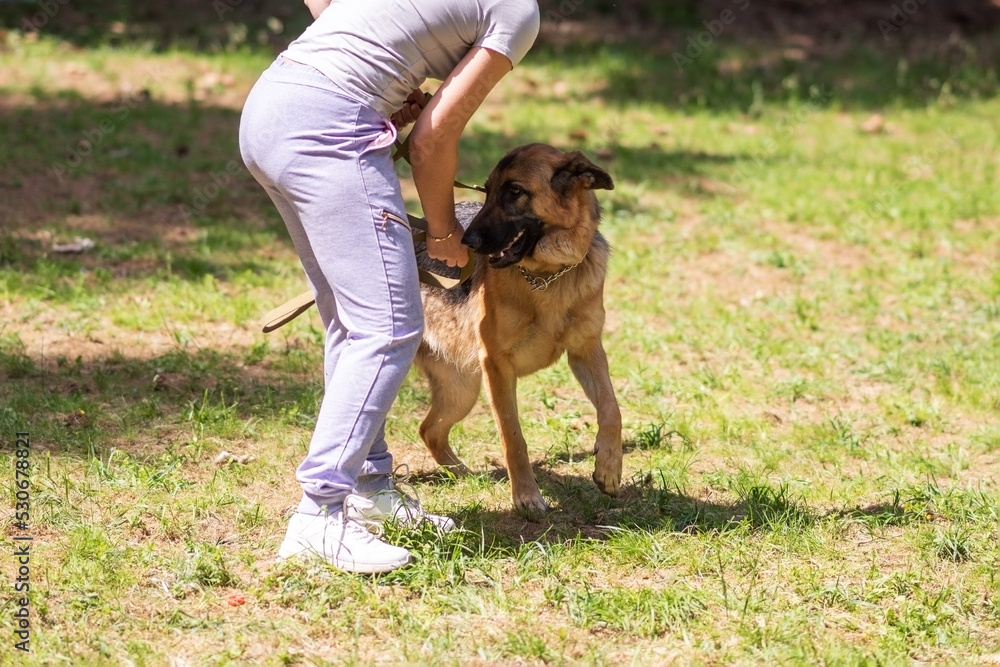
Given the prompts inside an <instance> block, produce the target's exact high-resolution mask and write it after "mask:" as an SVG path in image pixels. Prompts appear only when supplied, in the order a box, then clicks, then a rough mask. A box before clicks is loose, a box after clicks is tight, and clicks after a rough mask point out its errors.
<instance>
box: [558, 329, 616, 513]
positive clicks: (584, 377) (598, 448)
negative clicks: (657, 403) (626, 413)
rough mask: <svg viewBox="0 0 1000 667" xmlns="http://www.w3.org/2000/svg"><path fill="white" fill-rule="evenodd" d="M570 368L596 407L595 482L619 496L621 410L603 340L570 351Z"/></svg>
mask: <svg viewBox="0 0 1000 667" xmlns="http://www.w3.org/2000/svg"><path fill="white" fill-rule="evenodd" d="M567 357H568V359H569V367H570V368H571V369H572V370H573V375H575V376H576V379H577V380H579V381H580V385H581V386H582V387H583V391H584V393H585V394H587V398H589V399H590V402H591V403H593V404H594V407H595V408H596V409H597V441H596V442H595V443H594V454H595V459H596V461H595V463H594V483H595V484H597V488H598V489H600V490H601V491H603V492H604V493H606V494H608V495H609V496H617V495H618V489H619V487H620V485H621V479H622V413H621V410H620V409H619V408H618V399H616V398H615V388H614V386H613V385H612V384H611V375H610V373H609V371H608V356H607V354H606V353H605V352H604V347H603V346H602V345H601V341H600V339H598V340H597V341H595V342H594V343H593V344H591V345H590V346H589V348H585V349H582V350H577V351H569V352H568V354H567Z"/></svg>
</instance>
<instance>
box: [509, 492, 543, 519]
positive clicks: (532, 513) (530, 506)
mask: <svg viewBox="0 0 1000 667" xmlns="http://www.w3.org/2000/svg"><path fill="white" fill-rule="evenodd" d="M514 509H515V510H516V511H517V513H518V514H520V515H521V516H523V517H524V518H525V519H527V520H528V521H541V520H542V518H544V517H545V515H546V514H548V512H549V504H548V503H546V502H545V499H544V498H542V494H541V493H537V492H536V493H535V494H531V495H524V496H520V497H517V496H515V497H514Z"/></svg>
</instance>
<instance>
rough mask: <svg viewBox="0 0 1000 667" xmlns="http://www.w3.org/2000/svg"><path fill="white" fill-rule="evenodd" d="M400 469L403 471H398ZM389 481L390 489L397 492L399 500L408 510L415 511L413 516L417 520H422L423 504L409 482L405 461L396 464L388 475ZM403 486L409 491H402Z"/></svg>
mask: <svg viewBox="0 0 1000 667" xmlns="http://www.w3.org/2000/svg"><path fill="white" fill-rule="evenodd" d="M400 470H402V471H403V472H400ZM389 481H390V482H392V487H391V490H393V491H395V492H396V493H398V494H399V497H400V502H402V503H403V506H404V507H405V508H406V509H407V510H408V511H413V512H415V513H416V514H415V517H416V518H417V519H418V520H423V518H424V516H425V512H424V506H423V505H422V504H421V503H420V498H419V496H417V490H416V488H414V486H413V485H412V484H410V466H408V465H406V464H405V463H400V464H399V465H398V466H396V469H395V470H393V471H392V474H391V475H389ZM403 486H405V487H406V489H408V490H409V493H407V492H406V491H404V489H403V488H402V487H403Z"/></svg>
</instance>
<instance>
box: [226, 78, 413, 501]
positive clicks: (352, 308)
mask: <svg viewBox="0 0 1000 667" xmlns="http://www.w3.org/2000/svg"><path fill="white" fill-rule="evenodd" d="M278 85H280V84H278ZM273 87H274V85H272V90H270V91H268V93H264V92H263V91H262V95H264V94H269V95H276V91H274V90H273ZM289 92H291V91H289ZM293 94H295V95H298V97H296V98H295V99H294V101H293V102H292V103H290V104H286V105H284V106H282V105H281V104H273V103H271V101H272V100H273V99H282V98H283V97H286V96H287V93H286V94H284V95H277V96H276V97H272V98H269V99H268V102H269V103H268V104H256V105H254V106H253V108H252V109H249V108H248V110H247V111H245V118H244V123H245V125H246V127H245V129H244V130H243V131H241V141H243V140H245V142H246V143H245V145H244V149H245V150H244V152H245V154H246V155H245V159H246V161H247V165H248V167H250V169H251V171H252V172H254V175H255V177H257V178H258V180H260V181H261V183H262V184H263V185H264V186H265V189H267V190H268V194H270V195H271V197H272V199H273V200H274V201H275V205H276V206H277V207H278V209H279V212H280V213H281V214H282V217H283V218H284V220H285V222H286V225H287V226H288V229H289V233H290V235H291V236H292V239H293V242H294V243H295V245H296V249H297V250H298V252H299V255H300V257H301V258H302V263H303V266H304V268H305V269H306V273H307V275H308V277H309V280H310V283H311V284H312V286H313V289H314V291H315V293H316V296H317V305H318V306H319V309H320V315H321V317H322V319H323V321H324V324H326V325H327V344H326V350H325V352H326V355H325V356H326V359H325V364H324V371H325V372H324V375H325V379H326V391H325V394H324V398H323V402H322V406H321V408H320V413H319V415H318V417H317V425H316V429H315V432H314V434H313V439H312V441H311V443H310V448H309V453H308V455H307V456H306V458H305V460H304V461H303V462H302V465H300V466H299V469H298V474H297V477H298V479H299V481H300V482H301V484H302V487H303V492H304V498H303V501H302V503H301V504H300V510H302V511H309V512H316V511H318V509H319V508H320V507H321V506H323V505H326V506H328V507H330V506H337V505H339V504H340V503H342V501H343V499H344V497H346V495H347V494H348V493H349V492H350V491H351V490H353V489H354V488H355V486H356V484H357V482H358V477H359V476H360V475H361V474H362V473H364V474H365V475H366V476H380V475H387V474H388V473H390V472H391V469H392V458H391V456H390V455H389V454H388V451H387V448H386V447H385V440H384V436H383V429H384V422H385V416H386V414H387V413H388V410H389V407H390V405H391V404H392V402H393V401H394V399H395V396H396V393H397V392H398V390H399V386H400V385H401V383H402V381H403V379H404V378H405V375H406V372H407V370H408V369H409V366H410V363H411V361H412V359H413V356H414V354H415V352H416V348H417V346H418V345H419V342H420V336H421V332H422V326H423V319H422V312H421V307H420V298H419V288H418V283H417V275H416V263H415V259H414V256H413V248H412V238H411V236H410V232H409V230H408V229H407V228H406V227H405V226H403V225H400V224H398V223H395V222H392V221H391V220H390V221H386V219H385V218H384V217H383V216H382V215H381V213H382V211H383V210H387V211H389V212H391V213H394V214H395V215H404V214H405V212H404V210H403V206H402V198H401V196H400V194H399V185H398V179H397V178H396V176H395V172H394V170H393V168H392V162H391V160H390V159H389V154H388V150H375V151H372V152H370V153H368V154H364V150H365V148H367V147H368V146H369V145H370V144H371V143H372V141H373V140H374V139H375V138H376V137H377V135H378V133H379V132H381V131H382V129H383V128H382V127H381V126H380V124H379V123H380V121H381V119H378V118H377V116H375V115H374V112H371V111H370V110H368V109H366V108H364V107H362V106H361V105H357V104H355V103H350V102H347V103H346V104H345V100H344V99H343V98H340V97H338V96H336V95H333V96H330V95H329V94H327V93H326V92H325V91H318V90H316V89H308V88H303V89H302V90H296V91H294V93H293ZM331 97H332V98H333V99H331ZM251 98H253V95H251ZM251 101H256V100H252V99H248V107H249V106H250V102H251ZM331 102H333V103H334V106H338V107H339V108H338V109H336V111H337V112H338V113H335V114H331V109H330V104H331ZM351 104H354V108H353V110H352V111H351V112H350V114H345V108H347V107H349V106H350V105H351ZM349 115H353V117H348V116H349ZM255 127H256V128H258V129H260V130H261V131H264V130H265V128H266V131H267V132H269V133H271V134H272V135H274V134H277V135H278V136H276V137H272V138H271V139H272V140H271V141H269V142H268V144H269V145H268V146H259V145H257V144H258V142H257V141H256V137H255V133H254V128H255ZM359 137H361V138H359ZM331 296H332V298H331Z"/></svg>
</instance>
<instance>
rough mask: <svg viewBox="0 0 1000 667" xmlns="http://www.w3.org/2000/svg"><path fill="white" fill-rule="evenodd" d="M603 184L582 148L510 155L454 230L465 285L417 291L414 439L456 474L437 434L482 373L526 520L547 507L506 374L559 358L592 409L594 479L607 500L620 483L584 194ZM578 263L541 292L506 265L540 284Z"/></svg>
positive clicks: (591, 210) (589, 201)
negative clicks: (421, 319) (468, 268)
mask: <svg viewBox="0 0 1000 667" xmlns="http://www.w3.org/2000/svg"><path fill="white" fill-rule="evenodd" d="M613 187H614V185H613V183H612V181H611V177H610V176H609V175H608V174H607V173H606V172H604V171H603V170H601V169H600V168H598V167H596V166H595V165H594V164H592V163H591V162H590V161H589V160H588V159H587V158H586V157H585V156H584V155H583V154H582V153H579V152H572V153H562V152H561V151H559V150H557V149H555V148H552V147H551V146H546V145H543V144H529V145H527V146H521V147H519V148H515V149H514V150H512V151H511V152H510V153H508V154H507V155H506V156H505V157H504V158H503V159H502V160H501V161H500V163H499V164H498V165H497V166H496V168H495V169H494V170H493V172H492V173H491V174H490V176H489V179H488V180H487V182H486V191H487V194H486V202H485V204H483V206H482V208H481V209H480V210H479V211H478V213H476V214H475V217H474V218H473V219H472V220H471V222H469V223H468V228H467V230H466V232H465V236H464V238H463V242H464V243H465V244H466V245H468V246H469V247H471V248H472V249H473V250H475V251H476V266H475V269H474V271H473V274H472V278H471V280H470V281H469V282H468V283H466V285H463V286H462V287H460V288H458V289H456V290H450V291H449V290H443V289H438V288H433V287H427V286H423V288H422V289H423V298H424V313H425V322H426V324H425V332H424V340H423V343H422V344H421V346H420V351H419V352H418V353H417V359H416V363H417V366H418V367H419V368H420V369H421V370H422V371H423V372H424V374H425V375H426V376H427V378H428V379H429V382H430V389H431V397H432V400H431V408H430V412H429V413H428V414H427V417H426V418H425V419H424V421H423V423H422V424H421V426H420V435H421V437H422V438H423V440H424V442H425V444H426V445H427V447H428V448H429V449H430V451H431V454H432V455H433V456H434V459H435V460H436V461H437V462H438V463H439V464H440V465H442V466H444V467H446V468H449V469H451V470H452V471H454V472H456V473H463V472H467V468H466V467H465V465H464V464H463V463H462V462H461V461H460V460H459V459H458V457H457V456H456V455H455V452H454V451H453V450H452V448H451V446H450V444H449V443H448V433H449V431H450V430H451V427H452V426H453V425H455V424H456V423H457V422H459V421H460V420H462V419H463V418H464V417H465V416H466V415H467V414H468V413H469V411H470V410H471V409H472V407H473V405H474V404H475V402H476V399H477V397H478V395H479V388H480V385H481V384H482V380H483V378H484V377H485V379H486V383H485V384H486V391H487V395H488V397H489V401H490V405H491V407H492V409H493V416H494V418H495V420H496V423H497V427H498V430H499V432H500V440H501V443H502V445H503V452H504V457H505V459H506V464H507V470H508V474H509V476H510V482H511V491H512V494H513V500H514V506H515V508H516V509H517V510H518V511H520V512H522V513H524V514H526V515H528V516H529V517H532V518H536V517H537V516H539V515H540V514H541V513H543V512H545V511H546V510H547V509H548V506H547V505H546V503H545V500H544V499H543V498H542V494H541V492H540V491H539V488H538V484H537V482H536V481H535V477H534V474H533V473H532V469H531V463H530V461H529V460H528V451H527V443H526V442H525V440H524V436H523V435H522V432H521V426H520V422H519V420H518V414H517V394H516V388H517V378H518V377H523V376H526V375H529V374H531V373H534V372H536V371H538V370H540V369H542V368H545V367H546V366H549V365H551V364H553V363H555V362H556V361H557V360H558V359H559V357H561V356H562V354H563V352H564V351H565V352H566V354H567V356H568V359H569V365H570V368H571V369H572V371H573V374H574V375H575V376H576V378H577V380H579V382H580V384H581V385H582V386H583V390H584V392H585V393H586V395H587V398H589V399H590V401H591V402H592V403H593V404H594V406H595V408H596V409H597V422H598V431H597V440H596V443H595V445H594V451H595V454H596V461H595V469H594V474H593V479H594V482H595V483H596V484H597V487H598V488H599V489H600V490H601V491H603V492H604V493H606V494H608V495H612V496H614V495H617V494H618V489H619V485H620V483H621V472H622V446H621V412H620V410H619V408H618V402H617V400H616V398H615V393H614V388H613V386H612V384H611V379H610V376H609V374H608V360H607V356H606V355H605V352H604V347H603V345H602V343H601V331H602V329H603V327H604V302H603V294H604V277H605V272H606V268H607V262H608V256H609V254H610V248H609V247H608V244H607V242H606V241H605V240H604V238H603V237H602V236H601V234H600V233H599V232H598V231H597V225H598V222H599V221H600V208H599V206H598V203H597V198H596V196H595V195H594V192H593V191H594V190H595V189H606V190H610V189H612V188H613ZM463 212H464V213H465V215H466V217H467V216H468V209H463V208H462V207H461V206H460V207H459V216H460V218H461V217H462V215H463ZM463 226H464V225H463ZM512 241H514V242H513V243H512ZM578 262H579V266H576V267H575V268H573V269H571V270H569V271H567V272H566V273H565V274H564V275H563V276H561V277H559V278H558V279H556V280H555V281H553V282H552V283H551V284H550V285H549V286H548V288H547V289H545V290H544V291H532V289H531V285H530V284H529V282H528V280H526V279H525V277H524V275H522V273H521V271H520V270H519V269H518V267H517V264H520V265H521V266H523V267H524V268H525V269H526V270H527V271H528V272H529V273H531V274H532V275H534V276H539V277H547V276H551V275H552V274H554V273H556V272H558V271H559V270H560V269H563V268H564V267H567V266H571V265H573V264H576V263H578Z"/></svg>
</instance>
